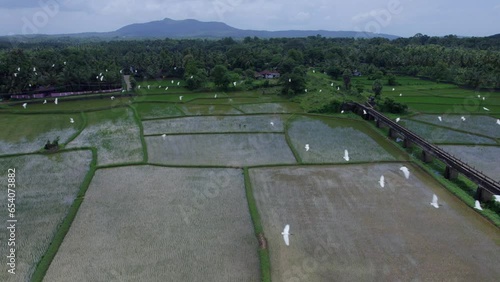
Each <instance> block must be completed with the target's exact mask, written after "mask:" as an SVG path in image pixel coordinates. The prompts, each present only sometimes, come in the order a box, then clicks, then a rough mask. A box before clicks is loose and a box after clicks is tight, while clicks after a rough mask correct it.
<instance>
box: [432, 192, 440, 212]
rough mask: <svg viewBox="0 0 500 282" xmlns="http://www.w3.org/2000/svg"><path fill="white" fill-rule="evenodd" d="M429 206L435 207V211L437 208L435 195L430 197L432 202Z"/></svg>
mask: <svg viewBox="0 0 500 282" xmlns="http://www.w3.org/2000/svg"><path fill="white" fill-rule="evenodd" d="M431 206H433V207H435V208H436V209H438V208H439V204H438V196H436V194H434V195H432V202H431Z"/></svg>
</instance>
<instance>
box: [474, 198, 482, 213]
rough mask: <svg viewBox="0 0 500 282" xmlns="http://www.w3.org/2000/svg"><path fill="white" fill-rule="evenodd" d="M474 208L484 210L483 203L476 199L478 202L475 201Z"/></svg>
mask: <svg viewBox="0 0 500 282" xmlns="http://www.w3.org/2000/svg"><path fill="white" fill-rule="evenodd" d="M474 208H475V209H476V210H480V211H482V210H483V208H481V203H479V201H478V200H476V202H475V203H474Z"/></svg>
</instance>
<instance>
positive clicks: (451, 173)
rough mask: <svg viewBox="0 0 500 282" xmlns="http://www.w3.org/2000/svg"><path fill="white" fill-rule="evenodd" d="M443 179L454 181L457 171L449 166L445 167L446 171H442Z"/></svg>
mask: <svg viewBox="0 0 500 282" xmlns="http://www.w3.org/2000/svg"><path fill="white" fill-rule="evenodd" d="M444 177H445V178H446V179H450V180H452V179H456V178H457V177H458V171H457V170H456V169H454V168H452V167H451V166H446V169H445V171H444Z"/></svg>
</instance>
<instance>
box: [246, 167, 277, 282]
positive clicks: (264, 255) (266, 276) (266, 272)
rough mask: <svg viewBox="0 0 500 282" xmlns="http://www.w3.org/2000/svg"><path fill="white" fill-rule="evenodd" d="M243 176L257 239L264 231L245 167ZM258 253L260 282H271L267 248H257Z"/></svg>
mask: <svg viewBox="0 0 500 282" xmlns="http://www.w3.org/2000/svg"><path fill="white" fill-rule="evenodd" d="M243 174H244V176H245V192H246V196H247V201H248V209H249V211H250V217H251V218H252V223H253V227H254V230H255V236H257V237H258V236H259V234H262V235H263V234H264V229H263V228H262V223H261V222H260V215H259V211H258V210H257V204H256V202H255V198H254V196H253V190H252V183H251V181H250V174H249V173H248V168H247V167H245V168H243ZM258 253H259V261H260V274H261V281H264V282H269V281H271V259H270V257H269V246H268V247H267V248H266V249H261V248H260V247H259V250H258Z"/></svg>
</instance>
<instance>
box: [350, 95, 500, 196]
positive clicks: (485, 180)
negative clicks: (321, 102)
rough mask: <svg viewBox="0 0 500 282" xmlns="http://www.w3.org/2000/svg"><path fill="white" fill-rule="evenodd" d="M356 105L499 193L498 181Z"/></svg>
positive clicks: (479, 183) (491, 190)
mask: <svg viewBox="0 0 500 282" xmlns="http://www.w3.org/2000/svg"><path fill="white" fill-rule="evenodd" d="M355 104H356V105H357V106H358V107H360V108H362V109H363V110H365V111H366V112H367V113H369V114H371V115H373V116H374V117H375V118H377V119H379V120H380V121H382V122H384V123H386V124H387V125H388V126H389V127H391V128H393V129H394V130H397V131H398V132H399V133H400V134H402V135H403V136H405V137H406V138H409V139H410V141H411V142H413V143H416V144H418V145H419V146H420V147H421V148H422V149H423V150H426V151H428V152H430V153H431V154H433V155H434V156H435V157H437V158H438V159H440V160H441V161H443V162H444V163H445V164H446V165H448V166H450V167H452V168H453V169H455V170H457V171H458V172H460V173H462V174H464V175H465V176H466V177H468V178H469V179H471V180H472V181H474V182H476V184H478V185H480V186H481V187H482V188H484V189H485V190H487V191H488V192H490V193H492V194H495V195H500V183H499V182H497V181H495V180H493V179H491V178H490V177H488V176H487V175H485V174H483V173H482V172H480V171H478V170H476V169H474V168H472V167H470V166H469V165H468V164H467V163H464V162H463V161H461V160H460V159H458V158H456V157H454V156H452V155H451V154H449V153H448V152H446V151H444V150H443V149H441V148H439V147H438V146H436V145H433V144H431V143H429V142H427V140H425V139H423V138H421V137H420V136H418V135H417V134H415V133H413V132H411V131H410V130H408V129H406V128H405V127H403V126H401V125H399V124H398V123H396V122H394V121H393V120H391V119H389V118H388V117H386V116H384V115H383V114H381V113H379V112H377V111H376V110H375V109H373V108H371V107H367V106H365V105H362V104H359V103H355Z"/></svg>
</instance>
